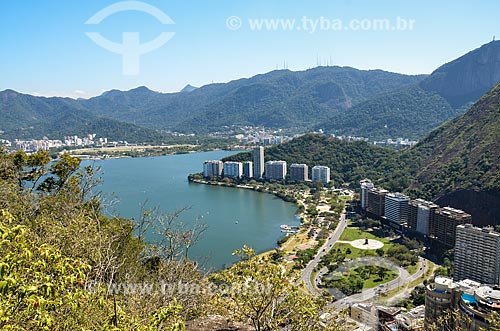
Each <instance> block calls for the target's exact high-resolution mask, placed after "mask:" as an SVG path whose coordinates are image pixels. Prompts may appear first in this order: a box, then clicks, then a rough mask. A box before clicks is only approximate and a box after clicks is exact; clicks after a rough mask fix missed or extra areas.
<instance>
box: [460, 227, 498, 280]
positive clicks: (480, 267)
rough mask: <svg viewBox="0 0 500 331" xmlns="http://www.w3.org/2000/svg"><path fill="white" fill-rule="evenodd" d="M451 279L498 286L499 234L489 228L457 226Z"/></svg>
mask: <svg viewBox="0 0 500 331" xmlns="http://www.w3.org/2000/svg"><path fill="white" fill-rule="evenodd" d="M456 231H457V238H456V242H455V259H454V273H453V279H454V280H455V281H460V280H463V279H472V280H474V281H476V282H480V283H482V284H488V285H500V233H498V232H495V231H493V228H491V227H485V228H482V229H481V228H477V227H474V226H472V224H465V225H459V226H457V230H456Z"/></svg>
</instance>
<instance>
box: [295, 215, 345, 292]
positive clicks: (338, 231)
mask: <svg viewBox="0 0 500 331" xmlns="http://www.w3.org/2000/svg"><path fill="white" fill-rule="evenodd" d="M346 227H347V219H346V215H345V210H344V211H343V212H342V215H341V216H340V222H339V224H338V225H337V227H336V228H335V231H333V233H332V234H331V235H330V237H329V238H328V240H327V241H326V242H325V243H324V244H323V246H321V248H320V249H319V251H318V254H316V256H315V257H314V259H312V260H311V261H309V263H308V264H307V266H306V267H305V268H304V270H302V275H301V276H300V279H299V282H301V281H303V282H304V283H305V285H306V288H307V289H308V290H309V292H311V293H312V294H314V295H316V296H318V295H321V292H320V291H319V290H318V288H317V287H316V285H314V284H313V283H312V282H311V275H312V273H313V271H314V268H316V266H317V265H318V264H319V262H320V261H321V258H322V257H323V256H324V255H325V254H326V253H327V252H328V251H329V250H330V248H332V247H333V245H335V243H336V242H337V240H339V238H340V236H341V235H342V232H344V230H345V228H346Z"/></svg>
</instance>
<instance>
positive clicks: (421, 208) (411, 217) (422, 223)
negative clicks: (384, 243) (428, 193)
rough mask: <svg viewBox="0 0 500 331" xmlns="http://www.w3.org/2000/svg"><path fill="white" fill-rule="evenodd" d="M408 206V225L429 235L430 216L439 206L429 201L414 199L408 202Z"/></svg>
mask: <svg viewBox="0 0 500 331" xmlns="http://www.w3.org/2000/svg"><path fill="white" fill-rule="evenodd" d="M408 208H409V210H408V227H409V228H410V229H412V230H413V231H417V232H420V233H422V234H424V235H426V236H428V235H430V223H431V217H433V215H434V213H435V211H436V210H437V209H438V208H439V206H438V205H436V204H435V203H433V202H430V201H425V200H422V199H416V200H411V201H410V202H409V203H408Z"/></svg>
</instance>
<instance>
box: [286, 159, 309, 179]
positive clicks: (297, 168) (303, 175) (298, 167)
mask: <svg viewBox="0 0 500 331" xmlns="http://www.w3.org/2000/svg"><path fill="white" fill-rule="evenodd" d="M308 179H309V167H308V166H307V164H297V163H294V164H292V165H291V166H290V180H294V181H297V182H304V181H307V180H308Z"/></svg>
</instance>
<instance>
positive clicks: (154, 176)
mask: <svg viewBox="0 0 500 331" xmlns="http://www.w3.org/2000/svg"><path fill="white" fill-rule="evenodd" d="M234 153H235V152H228V151H213V152H203V153H192V154H180V155H168V156H159V157H144V158H125V159H109V160H103V161H96V163H97V165H99V166H101V168H102V170H103V173H102V178H103V180H104V182H103V184H102V186H101V191H103V192H104V193H106V194H108V195H109V194H112V193H113V194H114V196H115V197H116V198H117V199H118V200H119V202H118V203H117V204H116V205H114V207H113V211H111V212H112V213H113V214H114V215H120V216H122V217H127V218H131V217H134V218H135V219H139V214H140V207H141V205H142V204H143V203H144V202H145V201H147V203H148V206H149V207H159V208H160V209H161V210H162V211H163V212H165V213H173V212H175V211H177V210H179V209H180V208H183V207H190V209H189V210H187V211H184V212H183V213H182V214H181V216H180V218H179V221H182V222H184V223H186V224H193V223H195V222H196V221H197V219H198V222H200V221H201V222H203V223H205V224H207V225H208V228H207V230H206V231H205V233H204V234H203V237H202V238H201V240H200V241H199V242H198V244H197V245H196V246H194V247H193V248H192V249H191V253H190V257H191V258H192V259H194V260H197V261H199V262H200V263H201V264H202V265H204V266H206V267H210V268H215V269H220V268H222V267H223V266H224V265H226V264H229V263H232V262H234V261H235V257H233V256H232V255H231V252H232V251H234V250H235V249H238V248H241V247H242V246H243V245H244V244H246V245H248V246H251V247H253V248H254V249H255V250H256V251H257V252H262V251H266V250H269V249H272V248H274V247H276V241H277V240H278V239H279V238H280V237H282V235H283V234H282V233H281V232H280V228H279V226H280V225H281V224H290V225H298V224H299V219H298V218H297V216H296V215H295V212H296V206H295V205H294V204H292V203H288V202H284V201H282V200H281V199H278V198H276V197H274V196H273V195H270V194H265V193H259V192H254V191H251V190H245V189H237V188H226V187H216V186H210V185H202V184H195V183H189V182H188V180H187V175H188V174H189V173H195V172H201V169H202V167H203V161H205V160H211V159H221V158H223V157H225V156H229V155H231V154H234ZM88 163H90V161H85V164H88ZM146 239H149V240H153V239H154V234H153V233H149V234H148V235H147V237H146Z"/></svg>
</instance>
